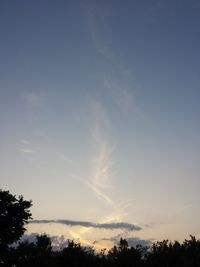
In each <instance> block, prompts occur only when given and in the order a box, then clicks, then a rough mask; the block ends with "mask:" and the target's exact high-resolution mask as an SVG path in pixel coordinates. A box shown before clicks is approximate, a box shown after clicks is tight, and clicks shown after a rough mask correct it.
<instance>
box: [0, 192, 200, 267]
mask: <svg viewBox="0 0 200 267" xmlns="http://www.w3.org/2000/svg"><path fill="white" fill-rule="evenodd" d="M31 206H32V201H27V200H24V198H23V196H22V195H20V196H18V197H17V196H16V195H13V194H11V193H10V192H9V191H8V190H2V189H0V266H5V267H9V266H17V267H18V266H20V267H36V266H37V267H47V266H49V267H51V266H52V267H54V266H56V267H64V266H68V267H71V266H74V267H78V266H82V267H84V266H87V267H90V266H91V267H93V266H97V267H104V266H107V267H115V266H116V267H132V266H135V267H143V266H144V267H145V266H147V267H154V266H155V267H156V266H159V267H176V266H179V267H180V266H181V267H186V266H187V267H193V266H194V267H199V266H200V240H198V239H196V238H195V237H194V236H192V235H191V236H190V238H189V239H188V240H187V239H185V241H184V242H183V243H180V242H178V241H174V242H171V241H169V240H163V241H161V242H155V243H152V244H151V245H149V246H142V245H136V246H129V244H128V242H127V240H126V239H123V238H121V239H120V240H119V244H118V245H114V246H113V247H112V248H111V249H109V250H106V249H102V250H101V251H100V252H97V251H95V249H94V248H93V247H84V246H82V245H81V244H80V243H79V242H75V241H74V240H68V243H67V245H66V246H65V247H62V248H60V249H59V250H54V249H53V246H52V243H51V239H50V237H49V236H48V235H46V234H42V235H36V240H35V242H31V241H29V240H25V241H20V238H21V237H22V235H23V234H24V232H25V231H26V228H25V225H26V224H27V223H28V222H29V220H31V219H32V217H31V216H32V214H31V211H30V208H31ZM13 244H15V245H13Z"/></svg>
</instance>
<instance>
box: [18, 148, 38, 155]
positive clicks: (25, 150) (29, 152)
mask: <svg viewBox="0 0 200 267" xmlns="http://www.w3.org/2000/svg"><path fill="white" fill-rule="evenodd" d="M20 152H21V153H24V154H34V153H35V151H34V150H32V149H27V148H20Z"/></svg>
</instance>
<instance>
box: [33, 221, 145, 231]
mask: <svg viewBox="0 0 200 267" xmlns="http://www.w3.org/2000/svg"><path fill="white" fill-rule="evenodd" d="M29 223H31V224H47V223H60V224H64V225H69V226H83V227H86V228H88V227H92V228H99V229H109V230H114V229H126V230H128V231H133V230H135V231H140V230H141V229H142V228H141V227H140V226H137V225H134V224H131V223H126V222H119V223H93V222H88V221H73V220H32V221H30V222H29Z"/></svg>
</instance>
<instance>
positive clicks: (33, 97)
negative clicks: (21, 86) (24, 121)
mask: <svg viewBox="0 0 200 267" xmlns="http://www.w3.org/2000/svg"><path fill="white" fill-rule="evenodd" d="M23 97H24V100H25V102H26V104H27V105H28V106H29V107H33V108H36V107H40V106H41V105H42V104H43V103H44V96H42V95H41V94H38V93H35V92H33V91H28V92H25V93H24V94H23Z"/></svg>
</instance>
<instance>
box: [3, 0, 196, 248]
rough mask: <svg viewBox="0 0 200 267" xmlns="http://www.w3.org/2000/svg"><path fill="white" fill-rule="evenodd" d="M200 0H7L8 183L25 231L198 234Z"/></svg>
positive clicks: (77, 235) (82, 235)
mask: <svg viewBox="0 0 200 267" xmlns="http://www.w3.org/2000/svg"><path fill="white" fill-rule="evenodd" d="M199 26H200V1H198V0H173V1H172V0H124V1H121V0H101V1H100V0H91V1H90V0H84V1H81V0H73V1H72V0H66V1H64V0H59V1H55V0H54V1H53V0H48V1H47V0H34V1H33V0H28V1H27V0H26V1H25V0H24V1H23V0H18V1H14V0H10V1H6V0H2V1H0V59H1V60H0V125H1V127H0V136H1V138H0V169H1V172H0V187H1V188H2V189H4V190H10V192H11V193H13V194H16V195H23V196H24V198H25V199H28V200H29V199H31V200H32V203H33V206H32V208H31V211H32V217H33V221H32V223H30V224H29V225H28V226H27V232H26V235H30V236H32V235H34V233H44V232H45V233H47V234H48V235H50V236H52V240H54V242H55V243H56V244H57V245H58V246H59V245H63V244H64V243H65V241H66V240H67V239H75V240H79V241H80V242H81V244H83V245H90V246H94V247H95V248H96V249H101V248H103V247H106V248H109V247H111V246H112V245H113V244H116V242H118V241H119V238H120V237H123V238H126V239H127V240H128V242H129V244H130V245H132V244H133V245H134V244H136V243H141V244H150V242H155V241H157V240H163V239H170V240H179V241H183V240H184V239H185V238H188V237H189V235H190V234H192V235H195V236H196V237H200V228H199V225H200V214H199V204H200V194H199V188H200V176H199V175H200V120H199V117H200V105H199V99H200V87H199V86H200V75H199V74H200V53H199V47H200V27H199Z"/></svg>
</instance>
